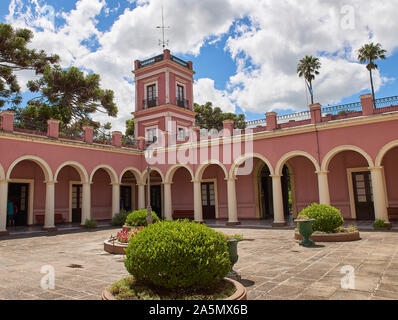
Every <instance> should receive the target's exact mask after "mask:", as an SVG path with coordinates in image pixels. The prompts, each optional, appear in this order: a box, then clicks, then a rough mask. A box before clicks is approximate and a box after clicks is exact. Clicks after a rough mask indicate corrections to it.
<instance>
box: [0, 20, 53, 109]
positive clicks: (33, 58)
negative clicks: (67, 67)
mask: <svg viewBox="0 0 398 320" xmlns="http://www.w3.org/2000/svg"><path fill="white" fill-rule="evenodd" d="M32 38H33V33H32V31H30V30H28V29H14V28H13V27H12V26H11V25H9V24H4V23H0V108H1V107H3V106H4V105H5V104H6V103H9V104H11V105H18V104H20V103H21V101H22V98H21V95H20V90H21V88H20V86H19V84H18V81H17V77H16V75H15V72H17V71H21V70H33V71H35V72H36V74H40V73H43V72H44V69H45V67H46V66H47V65H48V64H54V63H57V62H58V60H59V57H58V56H57V55H52V56H48V55H47V54H46V53H45V52H44V51H43V50H41V51H36V50H31V49H28V48H27V45H28V44H29V43H30V42H31V40H32Z"/></svg>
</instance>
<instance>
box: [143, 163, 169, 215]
mask: <svg viewBox="0 0 398 320" xmlns="http://www.w3.org/2000/svg"><path fill="white" fill-rule="evenodd" d="M143 179H144V181H145V182H146V183H148V172H145V174H144V177H143ZM145 199H146V200H145V202H146V204H147V205H148V185H147V186H146V188H145ZM163 202H164V199H163V175H162V173H161V171H160V170H159V169H157V168H151V174H150V203H151V207H152V211H153V212H155V213H156V214H157V215H158V217H159V218H163V217H164V209H163V208H164V203H163Z"/></svg>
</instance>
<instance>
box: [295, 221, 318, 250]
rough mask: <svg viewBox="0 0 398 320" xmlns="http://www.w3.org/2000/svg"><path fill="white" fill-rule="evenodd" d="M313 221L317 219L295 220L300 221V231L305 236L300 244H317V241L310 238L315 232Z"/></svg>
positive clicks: (304, 245)
mask: <svg viewBox="0 0 398 320" xmlns="http://www.w3.org/2000/svg"><path fill="white" fill-rule="evenodd" d="M312 221H315V219H298V220H295V222H297V223H298V226H299V232H300V234H301V235H302V236H303V238H304V240H303V241H301V243H300V245H301V246H303V247H313V246H315V243H314V242H313V241H312V240H310V237H311V235H312V233H313V230H312Z"/></svg>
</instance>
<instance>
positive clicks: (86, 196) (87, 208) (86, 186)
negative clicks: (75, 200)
mask: <svg viewBox="0 0 398 320" xmlns="http://www.w3.org/2000/svg"><path fill="white" fill-rule="evenodd" d="M82 193H83V201H82V222H81V224H82V225H84V224H85V223H86V220H87V219H91V183H89V182H88V183H83V192H82Z"/></svg>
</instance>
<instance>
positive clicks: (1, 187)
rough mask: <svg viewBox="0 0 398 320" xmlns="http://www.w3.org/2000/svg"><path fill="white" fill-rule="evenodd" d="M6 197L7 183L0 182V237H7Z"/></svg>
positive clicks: (4, 181) (5, 181)
mask: <svg viewBox="0 0 398 320" xmlns="http://www.w3.org/2000/svg"><path fill="white" fill-rule="evenodd" d="M7 197H8V182H7V180H2V181H0V235H8V231H7Z"/></svg>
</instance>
